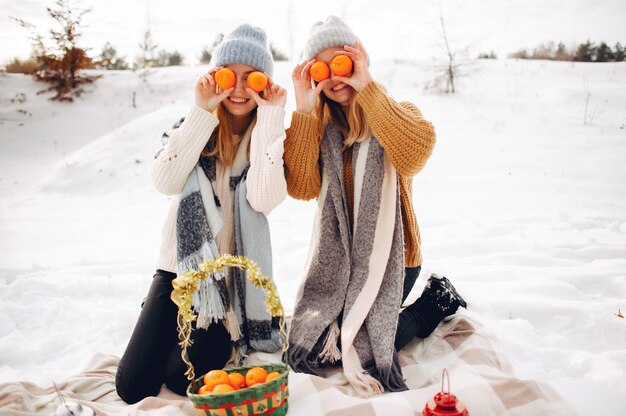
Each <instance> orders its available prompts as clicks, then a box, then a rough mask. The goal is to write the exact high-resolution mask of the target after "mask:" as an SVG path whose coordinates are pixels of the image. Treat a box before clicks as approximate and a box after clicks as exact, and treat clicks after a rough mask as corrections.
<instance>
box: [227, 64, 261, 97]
mask: <svg viewBox="0 0 626 416" xmlns="http://www.w3.org/2000/svg"><path fill="white" fill-rule="evenodd" d="M235 81H236V77H235V73H234V72H233V70H232V69H230V68H221V69H220V70H218V71H217V72H216V73H215V82H216V83H217V85H218V86H219V87H220V88H221V89H222V91H223V90H227V89H229V88H231V87H234V86H235ZM247 82H248V86H249V87H250V88H252V89H253V90H255V91H256V92H261V91H263V90H264V89H265V88H266V87H267V76H266V75H265V74H264V73H263V72H259V71H254V72H250V73H249V74H248V80H247Z"/></svg>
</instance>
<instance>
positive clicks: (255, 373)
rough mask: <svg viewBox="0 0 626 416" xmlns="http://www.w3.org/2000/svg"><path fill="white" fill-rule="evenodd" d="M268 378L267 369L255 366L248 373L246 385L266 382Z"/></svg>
mask: <svg viewBox="0 0 626 416" xmlns="http://www.w3.org/2000/svg"><path fill="white" fill-rule="evenodd" d="M266 378H267V370H266V369H264V368H263V367H253V368H251V369H249V370H248V372H247V373H246V386H248V387H250V386H252V385H253V384H259V383H265V379H266Z"/></svg>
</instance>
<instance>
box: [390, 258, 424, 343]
mask: <svg viewBox="0 0 626 416" xmlns="http://www.w3.org/2000/svg"><path fill="white" fill-rule="evenodd" d="M421 268H422V266H417V267H407V268H405V269H404V287H403V290H402V303H404V301H405V300H406V298H407V296H409V293H410V292H411V289H412V288H413V285H414V284H415V281H416V280H417V277H418V276H419V274H420V270H421ZM419 328H420V318H419V317H416V316H415V315H414V314H412V313H410V311H408V310H407V309H405V310H403V311H402V312H400V316H398V329H397V330H396V340H395V347H396V351H400V350H401V349H402V348H404V347H405V346H406V344H408V343H409V342H410V341H411V340H412V339H413V338H415V336H416V335H417V334H418V332H419Z"/></svg>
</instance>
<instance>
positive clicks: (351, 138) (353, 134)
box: [315, 92, 372, 148]
mask: <svg viewBox="0 0 626 416" xmlns="http://www.w3.org/2000/svg"><path fill="white" fill-rule="evenodd" d="M315 113H316V115H317V123H318V125H317V127H318V131H319V132H320V135H322V137H323V134H324V126H326V124H328V123H329V122H331V123H334V124H335V125H336V126H337V127H339V130H340V131H341V133H342V134H343V137H344V140H343V146H344V148H346V147H350V146H352V145H353V144H354V143H360V142H362V141H363V140H365V139H367V138H369V137H370V136H371V135H372V129H371V127H370V125H369V123H368V122H367V119H366V118H365V113H364V112H363V107H361V106H360V105H359V104H358V103H357V102H356V94H353V95H352V97H350V103H349V104H348V106H347V108H345V109H344V107H343V106H342V105H340V104H338V103H336V102H334V101H333V100H330V99H329V98H328V97H326V95H324V93H323V92H322V93H321V94H320V96H319V99H318V100H317V107H316V109H315Z"/></svg>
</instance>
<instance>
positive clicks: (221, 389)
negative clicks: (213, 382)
mask: <svg viewBox="0 0 626 416" xmlns="http://www.w3.org/2000/svg"><path fill="white" fill-rule="evenodd" d="M231 391H235V388H234V387H233V386H231V385H230V384H218V385H217V386H215V388H214V389H213V391H212V392H211V393H213V394H224V393H230V392H231Z"/></svg>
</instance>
